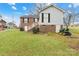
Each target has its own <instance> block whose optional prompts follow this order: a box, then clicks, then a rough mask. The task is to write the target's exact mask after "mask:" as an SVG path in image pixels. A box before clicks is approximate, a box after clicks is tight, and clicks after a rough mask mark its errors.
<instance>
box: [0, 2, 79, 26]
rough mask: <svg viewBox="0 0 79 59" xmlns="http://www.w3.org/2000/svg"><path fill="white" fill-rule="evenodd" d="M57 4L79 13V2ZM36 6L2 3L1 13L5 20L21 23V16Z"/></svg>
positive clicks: (31, 4) (0, 5)
mask: <svg viewBox="0 0 79 59" xmlns="http://www.w3.org/2000/svg"><path fill="white" fill-rule="evenodd" d="M56 6H57V7H59V8H61V9H64V10H72V11H74V12H75V13H79V4H78V3H56ZM34 8H35V3H0V15H2V17H3V18H4V20H5V21H7V22H11V21H14V22H15V23H16V24H17V25H19V22H20V16H22V15H28V14H30V12H31V10H34ZM77 21H79V20H77Z"/></svg>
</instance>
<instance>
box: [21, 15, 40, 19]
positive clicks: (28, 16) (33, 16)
mask: <svg viewBox="0 0 79 59" xmlns="http://www.w3.org/2000/svg"><path fill="white" fill-rule="evenodd" d="M21 17H24V18H30V17H32V18H39V16H37V15H24V16H21Z"/></svg>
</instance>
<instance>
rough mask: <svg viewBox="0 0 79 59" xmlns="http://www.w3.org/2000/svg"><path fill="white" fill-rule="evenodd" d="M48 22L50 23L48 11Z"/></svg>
mask: <svg viewBox="0 0 79 59" xmlns="http://www.w3.org/2000/svg"><path fill="white" fill-rule="evenodd" d="M48 23H50V13H48Z"/></svg>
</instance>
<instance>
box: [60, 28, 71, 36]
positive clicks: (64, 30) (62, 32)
mask: <svg viewBox="0 0 79 59" xmlns="http://www.w3.org/2000/svg"><path fill="white" fill-rule="evenodd" d="M60 33H61V34H62V35H64V36H71V35H72V34H71V33H70V32H69V29H68V28H67V29H65V28H63V29H61V30H60Z"/></svg>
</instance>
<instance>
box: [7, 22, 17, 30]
mask: <svg viewBox="0 0 79 59" xmlns="http://www.w3.org/2000/svg"><path fill="white" fill-rule="evenodd" d="M7 28H9V29H12V28H17V26H16V24H15V23H13V22H9V23H7Z"/></svg>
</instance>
